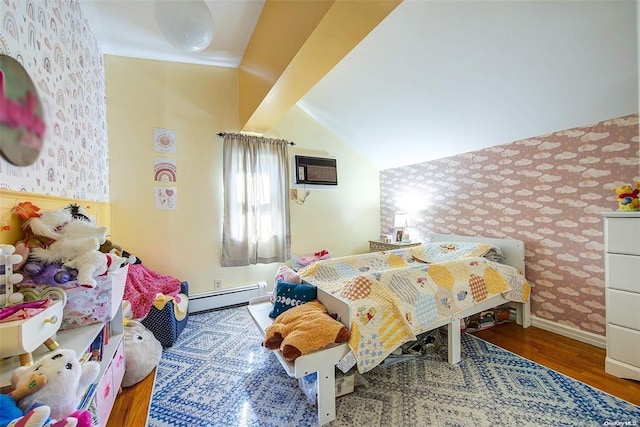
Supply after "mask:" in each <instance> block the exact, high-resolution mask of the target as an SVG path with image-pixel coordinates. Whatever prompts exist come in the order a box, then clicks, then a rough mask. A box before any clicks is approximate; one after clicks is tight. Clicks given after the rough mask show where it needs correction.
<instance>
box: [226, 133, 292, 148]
mask: <svg viewBox="0 0 640 427" xmlns="http://www.w3.org/2000/svg"><path fill="white" fill-rule="evenodd" d="M225 135H226V133H225V132H220V133H219V134H218V136H219V137H221V138H223V137H224V136H225ZM280 141H284V139H281V140H280ZM284 142H286V143H287V144H289V145H296V143H295V142H289V141H284Z"/></svg>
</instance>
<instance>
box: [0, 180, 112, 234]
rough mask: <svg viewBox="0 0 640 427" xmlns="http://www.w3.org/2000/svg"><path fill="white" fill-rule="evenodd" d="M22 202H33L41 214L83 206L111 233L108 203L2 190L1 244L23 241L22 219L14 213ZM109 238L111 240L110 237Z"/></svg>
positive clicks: (0, 214)
mask: <svg viewBox="0 0 640 427" xmlns="http://www.w3.org/2000/svg"><path fill="white" fill-rule="evenodd" d="M21 202H31V203H32V204H34V205H35V206H37V207H39V208H40V212H42V211H47V210H54V209H60V208H63V207H66V206H69V205H70V204H71V203H75V204H77V205H80V206H82V207H83V208H85V209H86V211H87V213H88V214H89V215H91V216H92V217H93V218H94V219H95V220H96V222H97V223H98V225H100V226H102V227H107V230H109V231H108V233H109V234H110V231H111V227H110V225H111V209H110V206H109V204H108V203H102V202H90V201H86V200H77V199H69V198H65V197H56V196H49V195H46V194H35V193H24V192H21V191H9V190H0V218H1V219H0V243H5V244H10V245H13V244H15V243H16V242H17V241H18V240H20V239H22V237H23V236H22V232H21V231H20V227H21V226H22V223H23V221H22V219H21V218H20V217H19V216H18V215H16V214H15V213H13V208H14V207H15V206H16V205H17V204H18V203H21ZM108 238H110V237H109V236H108Z"/></svg>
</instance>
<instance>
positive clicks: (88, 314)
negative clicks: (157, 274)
mask: <svg viewBox="0 0 640 427" xmlns="http://www.w3.org/2000/svg"><path fill="white" fill-rule="evenodd" d="M128 271H129V266H128V265H125V266H124V267H122V268H119V269H118V270H114V271H111V272H109V274H107V275H106V276H98V277H96V282H97V286H96V287H95V288H87V287H84V286H82V285H79V284H78V283H77V282H69V283H65V284H64V285H58V286H50V285H36V284H33V283H29V278H28V276H26V275H25V280H24V281H23V282H22V283H20V284H19V285H18V287H19V292H20V293H22V294H24V295H25V298H26V299H40V298H43V297H45V296H47V295H51V294H55V293H56V292H60V290H62V291H64V292H65V293H66V294H67V304H66V305H65V306H64V310H63V317H62V324H61V325H60V330H64V329H72V328H78V327H81V326H86V325H91V324H93V323H102V322H106V321H108V320H111V319H113V317H114V316H115V315H116V313H117V312H118V309H119V308H120V304H121V303H122V297H123V296H124V286H125V283H126V281H127V272H128Z"/></svg>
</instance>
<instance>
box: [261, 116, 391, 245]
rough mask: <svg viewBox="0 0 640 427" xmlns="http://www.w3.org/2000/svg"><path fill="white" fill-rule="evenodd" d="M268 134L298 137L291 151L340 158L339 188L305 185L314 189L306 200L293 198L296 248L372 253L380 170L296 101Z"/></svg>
mask: <svg viewBox="0 0 640 427" xmlns="http://www.w3.org/2000/svg"><path fill="white" fill-rule="evenodd" d="M266 136H272V137H278V138H284V139H287V140H289V141H293V142H295V143H296V146H294V147H293V148H292V149H290V151H289V153H290V155H294V154H302V155H312V156H327V157H335V158H336V164H337V167H338V186H337V187H335V188H334V189H314V188H312V186H307V189H309V191H310V192H311V193H310V195H309V197H307V199H306V201H305V203H304V204H303V205H298V204H296V203H295V202H293V201H292V202H291V236H292V239H291V251H292V253H293V254H294V255H296V254H298V255H299V254H304V253H309V252H315V251H317V250H319V249H328V250H329V251H331V253H332V254H333V255H334V256H344V255H351V254H354V253H361V252H368V250H369V243H368V241H369V240H372V239H376V238H377V237H379V234H380V231H379V230H380V185H379V182H380V181H379V173H378V170H377V169H375V168H374V167H373V166H372V165H371V164H370V163H369V162H368V161H366V160H364V159H363V158H362V157H360V156H359V155H358V154H357V153H356V152H355V151H353V150H352V149H351V148H349V146H347V145H346V144H344V143H343V142H342V141H341V140H339V139H338V138H336V137H335V136H334V135H333V134H332V133H330V132H329V131H327V130H326V129H325V128H324V127H322V126H320V125H319V124H318V122H316V121H315V120H313V119H312V118H311V117H310V116H309V115H307V114H306V113H305V112H304V111H303V110H302V109H301V108H299V107H297V106H294V107H293V108H292V109H291V110H290V111H289V113H287V114H286V115H285V116H284V118H283V119H282V120H281V121H280V122H279V123H278V124H277V125H276V126H274V127H273V128H272V129H271V131H269V132H268V133H267V134H266ZM298 192H299V193H304V190H298ZM301 196H302V194H300V195H299V197H300V198H301Z"/></svg>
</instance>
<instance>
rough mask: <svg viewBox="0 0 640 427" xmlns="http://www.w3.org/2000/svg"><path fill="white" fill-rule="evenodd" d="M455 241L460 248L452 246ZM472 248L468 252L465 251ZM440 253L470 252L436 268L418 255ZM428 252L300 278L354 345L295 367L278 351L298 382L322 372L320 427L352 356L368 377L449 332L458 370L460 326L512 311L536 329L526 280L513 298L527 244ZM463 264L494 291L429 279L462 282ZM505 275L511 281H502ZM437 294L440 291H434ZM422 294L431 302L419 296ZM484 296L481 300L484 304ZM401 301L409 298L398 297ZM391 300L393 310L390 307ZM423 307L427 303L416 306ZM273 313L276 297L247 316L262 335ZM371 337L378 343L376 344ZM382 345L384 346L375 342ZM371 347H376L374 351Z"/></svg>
mask: <svg viewBox="0 0 640 427" xmlns="http://www.w3.org/2000/svg"><path fill="white" fill-rule="evenodd" d="M451 242H455V244H453V245H450V243H451ZM467 244H468V245H469V246H465V245H467ZM437 246H439V247H442V248H447V247H448V246H451V247H452V248H453V249H451V252H452V253H453V252H455V251H456V250H457V249H456V248H458V247H459V248H464V249H463V250H464V251H466V252H465V253H464V256H461V257H458V256H457V255H455V254H453V256H452V258H451V259H446V258H447V256H445V257H444V258H445V259H443V260H440V259H439V258H438V259H436V260H434V259H428V261H430V262H429V263H427V264H426V265H425V263H423V262H416V255H417V256H418V257H420V256H423V257H424V256H427V254H428V256H427V258H429V257H431V254H430V253H429V250H430V249H431V248H434V247H437ZM423 247H427V245H422V246H420V247H413V248H407V249H400V250H393V251H387V252H383V253H369V254H362V255H361V256H351V257H342V258H334V259H330V260H324V261H320V262H318V263H315V264H314V265H312V266H309V267H307V268H306V269H303V270H301V271H300V272H299V273H300V276H302V277H303V279H304V281H305V282H306V283H310V284H314V285H316V287H317V293H318V300H320V301H321V302H322V303H323V304H324V305H325V306H326V307H327V309H328V311H329V312H331V313H336V314H337V315H338V316H339V320H340V321H341V322H342V323H343V324H344V325H345V326H346V327H347V328H349V329H350V331H351V339H350V342H349V343H343V344H339V345H335V346H332V347H329V348H325V349H322V350H319V351H317V352H314V353H311V354H307V355H303V356H301V357H299V358H297V359H296V360H295V361H294V362H288V361H286V360H284V358H282V355H281V354H280V353H279V352H278V351H276V352H274V354H275V355H276V357H278V359H279V361H280V362H281V364H282V365H283V367H284V368H285V371H286V372H287V373H288V375H289V376H291V377H293V378H301V377H303V376H305V375H308V374H310V373H313V372H317V373H318V382H317V388H318V390H317V392H318V399H317V402H318V423H319V424H320V425H323V424H326V423H328V422H331V421H332V420H334V419H335V366H336V365H337V364H338V363H339V362H340V361H342V360H343V359H344V358H345V356H347V355H350V356H354V358H355V360H356V363H357V366H358V370H359V371H360V372H366V371H368V370H370V369H372V368H373V367H375V366H376V365H377V364H379V363H380V361H381V360H383V359H384V357H385V356H386V355H388V354H389V353H391V351H393V349H394V348H395V347H397V346H399V345H401V344H403V343H405V342H408V341H410V340H411V339H415V337H416V336H417V335H418V334H422V333H425V332H428V331H430V330H434V329H436V328H440V327H442V326H447V340H448V359H449V363H451V364H455V363H458V362H459V361H460V360H461V354H460V333H461V332H460V319H464V318H465V317H468V316H471V315H473V314H476V313H480V312H482V311H486V310H488V309H491V308H494V307H497V306H501V305H504V304H509V305H510V306H513V307H514V308H515V310H516V322H517V323H518V324H519V325H521V326H523V327H528V326H529V325H530V314H529V313H530V310H529V302H528V297H529V289H530V288H529V287H528V286H529V285H528V283H526V280H525V281H524V283H525V284H526V285H523V286H522V288H521V289H515V292H512V291H513V290H514V289H513V286H512V285H514V284H516V281H517V282H518V283H520V284H522V280H523V279H524V244H523V243H522V242H521V241H518V240H511V239H491V238H482V237H469V236H457V235H444V234H435V235H433V236H432V238H431V242H430V244H429V245H428V248H429V249H428V250H425V249H424V248H423ZM487 247H489V248H497V250H498V252H499V253H501V255H500V258H501V259H500V262H499V263H495V262H494V261H493V260H491V259H490V257H485V256H484V255H485V254H484V253H482V251H483V250H484V249H486V248H487ZM468 248H476V249H478V250H480V252H478V253H482V254H481V255H478V253H475V252H474V251H475V249H473V250H469V249H468ZM459 258H462V259H459ZM460 263H462V264H464V266H463V267H460V268H461V270H459V271H464V272H465V273H464V274H468V275H471V276H470V277H472V280H469V282H471V283H473V282H474V280H476V279H477V278H478V277H485V278H487V279H488V280H487V283H488V284H489V285H488V292H487V291H478V290H477V289H471V288H468V289H463V288H461V287H460V286H462V285H461V284H460V283H459V282H460V281H459V280H457V277H456V280H454V282H455V283H454V282H451V283H450V284H447V285H445V286H444V287H445V288H447V287H449V288H450V289H444V291H443V289H442V283H440V284H439V285H438V286H434V284H433V283H432V280H431V278H430V277H429V275H430V274H431V273H429V274H427V273H426V271H427V270H425V269H426V268H428V269H430V270H431V271H432V272H438V274H436V275H435V276H437V278H438V280H440V279H439V277H442V276H443V275H444V276H446V277H448V276H447V275H448V274H449V273H448V272H449V271H451V272H453V275H454V276H456V275H458V273H456V271H458V270H456V269H457V268H458V267H456V266H457V265H458V264H460ZM498 270H500V273H499V274H497V275H496V273H495V272H496V271H498ZM502 270H504V271H505V272H506V274H507V276H502ZM486 271H489V273H486ZM482 272H485V273H482ZM514 272H515V273H514ZM487 274H488V275H487ZM483 275H484V276H483ZM431 276H433V274H431ZM489 276H491V277H493V276H500V277H502V278H503V279H500V278H498V279H497V280H496V281H495V283H498V284H499V285H495V284H494V281H493V279H491V278H490V277H489ZM465 280H466V279H465ZM480 281H483V280H480ZM409 283H414V284H416V283H417V284H418V288H423V289H422V290H421V289H418V290H417V291H416V289H415V287H414V288H410V287H408V286H407V285H408V284H409ZM363 284H365V285H366V286H364V285H363ZM436 288H437V289H438V290H437V292H436V291H433V290H434V289H436ZM363 289H367V290H372V291H367V292H368V293H367V292H363ZM390 289H393V290H394V293H393V294H392V293H390ZM429 289H431V290H429ZM423 291H424V292H425V293H426V294H429V293H431V294H432V295H431V296H425V295H422V294H419V293H420V292H423ZM478 292H481V293H482V295H481V296H480V297H478ZM400 294H403V295H401V296H398V295H400ZM463 296H464V297H463ZM467 297H468V298H467ZM391 300H393V304H390V303H389V301H391ZM416 301H421V303H417V304H414V303H415V302H416ZM434 304H435V305H437V307H436V306H435V305H434ZM271 307H272V304H271V302H270V301H269V297H262V298H257V299H254V300H251V301H250V303H249V307H248V310H249V312H250V314H251V316H252V318H253V319H254V321H255V322H256V324H257V325H258V327H259V328H260V330H261V331H262V332H263V333H264V330H265V329H266V327H267V326H269V324H271V322H272V319H271V318H269V317H268V313H269V312H270V310H271ZM425 307H426V308H425ZM372 310H373V311H372ZM376 316H377V317H378V318H379V319H377V321H378V323H377V326H376V327H375V328H369V327H368V323H369V322H368V320H369V319H371V320H374V318H375V317H376ZM383 316H384V319H382V317H383ZM374 323H375V322H374V321H372V322H371V324H374ZM381 327H384V328H386V329H385V331H388V332H390V333H389V334H388V335H389V336H388V337H387V338H385V340H384V341H383V342H380V339H379V338H380V335H384V334H382V333H380V331H381V329H380V328H381ZM372 336H374V337H375V340H372V338H371V337H372ZM376 340H378V342H373V341H376ZM363 343H364V344H365V345H364V346H363ZM372 343H373V344H372ZM370 344H371V345H372V346H373V347H367V346H368V345H370ZM371 355H375V357H371Z"/></svg>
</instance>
